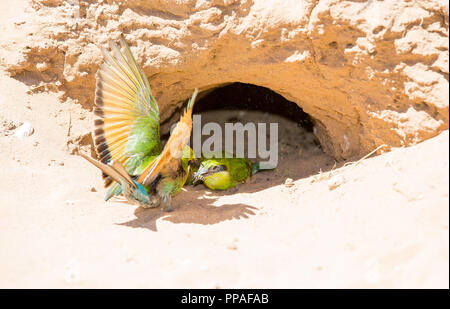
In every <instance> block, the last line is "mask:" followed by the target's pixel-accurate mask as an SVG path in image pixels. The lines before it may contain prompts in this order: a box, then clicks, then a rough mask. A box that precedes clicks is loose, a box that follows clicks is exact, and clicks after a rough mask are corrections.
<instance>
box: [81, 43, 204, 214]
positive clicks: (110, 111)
mask: <svg viewBox="0 0 450 309" xmlns="http://www.w3.org/2000/svg"><path fill="white" fill-rule="evenodd" d="M120 45H121V47H122V50H123V51H121V50H120V49H119V47H118V46H117V45H116V44H114V43H110V46H111V51H112V53H109V52H108V51H107V50H105V49H102V51H103V55H104V58H105V63H103V64H102V65H101V66H100V69H99V70H98V72H97V85H96V92H95V108H94V113H95V115H96V116H97V117H98V118H97V119H95V121H94V123H95V128H96V129H95V131H94V144H95V148H96V152H97V155H98V157H99V159H100V162H98V161H95V160H93V159H91V158H89V159H90V160H89V161H90V162H91V163H93V164H94V165H96V166H97V167H98V168H100V169H101V170H102V171H103V178H104V182H105V187H106V188H108V191H107V195H106V197H105V200H108V199H110V198H111V197H112V196H114V195H119V194H123V195H124V196H125V197H126V198H127V199H129V200H132V201H138V202H139V203H140V204H141V205H142V206H143V207H156V206H158V205H159V204H160V203H161V202H163V204H165V205H166V206H167V209H168V210H171V208H172V206H171V196H172V195H174V194H175V193H177V192H178V191H179V190H180V189H181V187H182V186H183V185H184V183H185V181H186V178H187V176H188V174H189V164H188V162H189V160H191V159H192V158H193V157H192V155H193V152H192V150H191V149H190V148H189V146H187V143H188V141H189V137H190V134H191V130H192V109H193V106H194V102H195V98H196V96H197V93H198V90H197V89H195V91H194V94H193V95H192V97H191V99H190V100H189V102H188V105H187V108H186V112H185V114H184V115H183V116H182V117H180V121H179V122H178V124H177V126H176V127H175V129H174V130H173V132H172V134H171V136H170V138H169V140H168V141H167V143H166V145H165V147H164V149H162V147H161V140H160V134H159V127H160V118H159V108H158V103H157V102H156V100H155V98H154V97H153V95H152V93H151V89H150V85H149V83H148V80H147V77H146V76H145V74H144V73H143V71H142V70H141V68H140V67H139V65H138V64H137V62H136V60H135V59H134V57H133V54H132V53H131V50H130V48H129V46H128V44H127V43H126V41H125V39H124V38H123V36H121V38H120ZM121 170H122V171H121ZM125 174H126V175H125ZM127 176H128V177H127Z"/></svg>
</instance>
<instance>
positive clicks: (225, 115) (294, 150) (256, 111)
mask: <svg viewBox="0 0 450 309" xmlns="http://www.w3.org/2000/svg"><path fill="white" fill-rule="evenodd" d="M193 114H194V116H198V115H200V116H201V127H202V128H204V127H205V125H206V124H208V123H216V124H219V126H220V127H221V133H222V149H225V134H226V130H225V124H226V123H232V124H236V123H241V124H242V125H244V126H245V125H246V124H247V123H254V124H255V127H256V128H258V124H265V126H266V134H265V137H264V138H265V139H266V150H269V151H270V152H271V153H272V150H273V149H270V139H273V138H274V136H271V132H270V123H276V124H277V127H278V136H277V140H278V141H277V151H276V152H277V156H278V158H277V167H276V169H274V170H273V171H267V172H264V173H261V174H260V175H258V174H256V175H255V176H254V177H252V178H253V179H252V180H251V182H253V183H259V184H260V185H261V184H263V183H266V184H278V183H282V182H284V181H285V180H286V178H292V179H293V180H296V179H300V178H305V177H308V176H311V175H314V174H317V173H318V172H319V171H320V170H328V169H329V168H331V167H332V166H333V164H334V160H333V158H332V157H330V156H328V155H326V154H325V153H324V152H323V151H322V149H321V147H320V143H319V141H318V140H317V138H316V137H315V135H314V133H313V131H314V121H313V120H312V119H311V117H310V116H309V115H308V114H307V113H305V112H304V111H303V110H302V109H301V108H300V107H299V106H298V105H297V104H296V103H294V102H291V101H288V100H286V99H285V98H284V97H283V96H281V95H280V94H278V93H276V92H274V91H272V90H270V89H268V88H265V87H260V86H256V85H252V84H244V83H232V84H228V85H224V86H221V87H216V88H214V89H212V90H208V91H206V92H203V93H202V94H201V95H200V96H199V100H198V101H197V102H196V104H195V107H194V113H193ZM194 125H195V124H194ZM256 131H257V134H259V132H258V129H257V130H256ZM193 133H194V132H193ZM210 133H211V134H209V135H208V134H205V135H204V134H202V135H201V144H202V145H204V143H205V142H206V140H207V139H208V138H209V137H211V135H212V134H214V132H210ZM244 136H245V138H244V153H245V157H249V156H248V154H249V151H250V150H249V146H250V145H251V143H248V134H247V132H246V133H245V135H244ZM233 139H234V143H233V144H234V149H233V150H234V152H236V147H235V146H236V136H233ZM192 145H193V138H191V146H192ZM256 148H258V142H256ZM255 152H256V158H251V157H250V159H251V160H252V161H264V160H267V158H261V157H260V155H259V152H258V150H256V151H255Z"/></svg>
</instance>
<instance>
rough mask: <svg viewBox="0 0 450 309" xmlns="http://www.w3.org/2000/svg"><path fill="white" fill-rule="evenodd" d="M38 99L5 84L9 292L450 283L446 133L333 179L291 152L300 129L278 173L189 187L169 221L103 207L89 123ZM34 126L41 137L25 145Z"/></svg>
mask: <svg viewBox="0 0 450 309" xmlns="http://www.w3.org/2000/svg"><path fill="white" fill-rule="evenodd" d="M27 89H28V88H27V86H26V85H24V84H23V83H21V82H19V81H17V80H14V79H12V78H9V77H7V76H6V75H5V74H4V73H2V74H1V75H0V110H1V113H0V117H1V119H0V123H1V124H2V127H1V129H0V131H1V132H0V149H1V151H0V162H1V163H2V171H1V173H0V175H1V177H0V227H1V228H0V229H1V230H0V248H1V250H0V287H2V288H13V287H16V288H38V287H39V288H88V287H90V288H100V287H103V288H112V287H115V288H119V287H122V288H188V287H189V288H355V287H357V288H437V287H438V288H448V286H449V266H448V265H449V238H448V237H449V232H448V221H449V212H448V210H449V207H448V201H449V189H448V184H449V159H448V149H449V135H448V131H445V132H443V133H441V134H440V135H439V136H437V137H435V138H432V139H430V140H427V141H425V142H423V143H421V144H418V145H416V146H413V147H409V148H396V149H394V150H392V151H391V152H388V153H384V154H382V155H379V156H376V157H371V158H368V159H366V160H364V161H362V162H360V163H359V164H358V165H353V166H351V165H350V166H345V167H343V166H342V165H343V163H345V162H340V163H338V165H337V166H336V168H334V169H333V170H332V171H331V172H328V173H327V171H330V169H332V168H333V165H334V160H333V159H332V158H331V157H329V156H328V155H325V154H324V153H323V152H322V151H321V150H320V148H319V147H318V146H317V145H316V144H315V143H314V141H313V140H314V139H313V138H311V135H308V134H310V133H304V138H303V139H301V141H302V142H300V143H297V144H292V145H291V144H290V143H289V140H290V139H291V140H292V139H293V140H297V141H298V140H299V139H298V136H299V134H300V133H301V132H300V131H295V130H292V135H289V132H284V131H283V132H284V133H283V134H280V136H282V139H281V140H280V141H281V146H280V147H281V148H282V149H284V151H281V152H280V158H281V159H280V163H279V166H278V167H277V169H276V170H275V171H267V172H264V173H260V174H256V175H255V176H254V177H253V178H252V179H251V180H250V181H249V182H248V183H246V184H243V185H240V186H239V187H238V188H237V189H235V190H233V189H232V190H229V191H226V192H219V193H217V192H211V191H209V190H206V189H205V188H204V187H203V186H196V187H186V188H185V190H183V191H182V192H180V193H179V194H178V195H177V196H176V197H175V198H174V208H175V210H174V211H173V212H171V213H168V212H165V211H161V210H160V209H150V210H144V209H142V208H139V207H137V206H135V205H130V204H128V203H126V202H124V201H121V200H115V201H109V202H104V201H103V196H104V189H103V185H102V180H101V177H100V174H99V172H98V171H97V170H96V169H95V168H93V167H92V166H91V165H89V163H87V162H85V161H84V160H82V159H81V158H80V157H78V156H74V155H71V154H70V149H69V150H68V146H67V141H68V139H70V137H68V134H69V135H70V136H76V135H77V134H78V132H80V134H81V133H83V132H84V133H85V132H86V130H88V128H87V127H86V122H88V121H89V119H90V118H89V117H92V116H91V113H90V112H89V111H86V110H83V109H82V108H81V107H80V106H79V105H77V104H74V103H71V102H64V103H61V102H59V101H58V99H57V94H56V93H41V94H35V95H29V94H27ZM213 113H219V116H220V113H227V112H226V111H221V112H213ZM213 116H214V115H212V116H211V115H210V117H213ZM269 116H270V115H269ZM216 117H217V115H216ZM270 117H272V116H270ZM275 118H276V117H275ZM26 121H27V122H29V123H30V124H31V125H32V126H33V128H34V133H33V134H32V135H31V136H29V137H25V138H23V139H19V138H17V137H15V136H14V132H15V130H16V129H15V128H14V127H16V126H17V125H19V124H20V123H21V122H26ZM285 125H286V126H288V125H289V123H288V122H285ZM69 127H70V131H69ZM281 130H282V128H281V127H280V132H282V131H281ZM299 130H300V129H299ZM288 131H289V130H288ZM299 132H300V133H299ZM295 138H297V139H295ZM321 171H322V172H321ZM287 178H291V179H292V183H290V181H289V180H288V184H287V185H285V182H286V179H287Z"/></svg>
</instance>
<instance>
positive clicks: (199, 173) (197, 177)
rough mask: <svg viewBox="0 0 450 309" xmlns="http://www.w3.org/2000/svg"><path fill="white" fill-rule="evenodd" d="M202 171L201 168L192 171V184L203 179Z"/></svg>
mask: <svg viewBox="0 0 450 309" xmlns="http://www.w3.org/2000/svg"><path fill="white" fill-rule="evenodd" d="M203 174H204V171H203V170H202V169H199V170H198V171H197V172H195V173H194V175H193V178H194V180H193V181H192V184H193V185H196V184H198V182H200V181H203V180H204V179H205V178H204V177H203Z"/></svg>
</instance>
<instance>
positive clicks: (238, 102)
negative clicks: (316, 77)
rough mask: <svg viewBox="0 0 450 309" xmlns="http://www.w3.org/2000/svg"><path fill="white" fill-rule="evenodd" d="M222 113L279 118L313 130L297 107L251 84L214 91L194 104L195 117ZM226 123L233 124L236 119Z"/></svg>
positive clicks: (275, 94) (229, 86) (303, 113)
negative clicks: (265, 114) (255, 113)
mask: <svg viewBox="0 0 450 309" xmlns="http://www.w3.org/2000/svg"><path fill="white" fill-rule="evenodd" d="M223 109H226V110H257V111H263V112H268V113H272V114H277V115H280V116H283V117H286V118H288V119H291V120H292V121H295V122H296V123H297V125H298V126H300V127H303V128H304V129H305V130H306V131H308V132H312V130H313V123H312V120H311V118H310V117H309V115H308V114H307V113H305V112H304V111H303V110H302V109H301V108H300V107H299V106H298V105H297V104H295V103H294V102H291V101H288V100H286V99H285V98H284V97H283V96H281V95H279V94H278V93H276V92H274V91H272V90H270V89H268V88H264V87H260V86H256V85H252V84H244V83H233V84H230V85H227V86H223V87H220V88H216V89H214V90H213V91H211V92H210V93H208V94H206V95H205V96H204V97H202V98H201V99H199V100H198V101H197V102H196V103H195V106H194V114H199V113H202V112H206V111H211V110H223ZM227 120H228V121H229V122H234V120H235V119H227Z"/></svg>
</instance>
